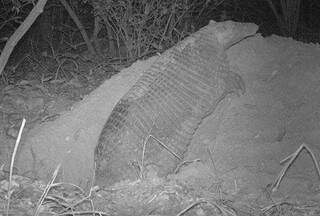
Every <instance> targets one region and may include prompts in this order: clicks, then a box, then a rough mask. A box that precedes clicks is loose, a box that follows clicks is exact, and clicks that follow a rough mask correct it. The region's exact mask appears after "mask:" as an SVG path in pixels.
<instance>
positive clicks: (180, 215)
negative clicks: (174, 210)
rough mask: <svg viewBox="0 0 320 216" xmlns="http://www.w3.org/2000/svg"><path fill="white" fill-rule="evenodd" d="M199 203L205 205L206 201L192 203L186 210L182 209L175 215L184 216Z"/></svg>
mask: <svg viewBox="0 0 320 216" xmlns="http://www.w3.org/2000/svg"><path fill="white" fill-rule="evenodd" d="M201 203H207V201H205V200H201V201H197V202H194V203H192V204H190V205H189V206H188V207H187V208H185V209H183V210H182V211H181V212H179V213H178V214H177V216H182V215H184V214H185V213H186V212H188V211H189V210H191V209H192V208H194V207H195V206H197V205H199V204H201Z"/></svg>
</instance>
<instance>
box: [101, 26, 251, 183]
mask: <svg viewBox="0 0 320 216" xmlns="http://www.w3.org/2000/svg"><path fill="white" fill-rule="evenodd" d="M239 29H240V30H239ZM240 31H241V32H240ZM255 31H256V27H255V26H251V28H249V29H248V30H246V31H243V27H242V28H241V26H240V27H239V26H237V25H235V24H234V23H224V25H222V24H219V23H214V22H212V23H210V24H209V25H208V26H206V27H204V28H202V29H201V30H200V31H198V32H197V33H195V34H193V35H192V36H190V37H188V38H186V39H185V40H183V41H182V42H180V43H179V44H177V45H176V46H175V47H173V48H171V49H169V50H168V51H166V52H164V53H163V54H162V55H161V57H159V59H158V60H157V61H156V63H154V64H153V65H152V66H151V67H150V68H149V69H148V70H147V71H146V72H145V73H144V75H142V77H141V78H140V80H139V81H138V82H137V83H136V84H135V85H134V86H133V88H132V89H131V90H130V91H129V92H128V93H127V94H126V95H125V96H124V97H123V98H122V99H121V100H120V101H119V103H118V104H117V105H116V107H115V108H114V110H113V112H112V113H111V115H110V117H109V119H108V121H107V123H106V124H105V127H104V129H103V131H102V132H101V136H100V139H99V143H98V145H97V147H96V151H95V162H96V180H97V184H99V185H100V186H101V185H110V184H112V183H115V182H117V181H119V180H124V179H136V178H137V177H138V176H139V175H141V174H146V173H147V172H149V173H150V172H152V173H156V174H158V175H160V176H161V175H166V174H168V173H170V172H172V171H173V170H174V168H175V167H176V165H177V164H178V163H179V162H182V161H180V160H181V159H182V158H183V155H184V152H185V151H186V149H187V147H188V145H189V143H190V140H191V138H192V136H193V134H194V132H195V130H196V129H197V128H198V126H199V124H200V122H201V121H202V119H203V118H204V117H205V116H207V115H208V114H210V113H211V112H212V111H213V110H214V109H215V107H216V106H217V104H218V103H219V102H220V101H221V100H222V99H223V98H224V97H225V96H226V95H227V94H229V93H231V92H234V91H238V90H240V91H243V90H244V84H243V82H242V80H241V78H240V77H239V76H238V75H237V74H235V73H233V72H231V71H230V70H229V67H228V64H227V62H226V60H225V56H224V49H225V47H226V46H229V45H232V43H234V42H235V41H237V40H240V39H242V38H243V37H245V36H248V35H250V34H254V33H255ZM239 32H240V35H236V36H234V34H237V33H239ZM226 38H227V39H226Z"/></svg>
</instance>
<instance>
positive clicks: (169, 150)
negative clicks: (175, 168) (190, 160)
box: [150, 135, 182, 160]
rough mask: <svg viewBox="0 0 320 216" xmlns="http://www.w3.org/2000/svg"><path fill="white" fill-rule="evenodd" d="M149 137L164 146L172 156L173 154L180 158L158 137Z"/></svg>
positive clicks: (179, 158)
mask: <svg viewBox="0 0 320 216" xmlns="http://www.w3.org/2000/svg"><path fill="white" fill-rule="evenodd" d="M150 137H151V138H153V139H154V140H155V141H157V143H159V145H161V146H162V147H163V148H165V149H166V150H167V151H168V152H170V153H171V154H172V155H173V156H175V157H176V158H177V159H178V160H182V158H181V157H180V156H179V155H177V154H176V153H175V152H174V151H172V150H171V149H170V148H169V147H168V146H166V145H165V144H164V143H162V142H161V141H160V140H159V139H157V138H156V137H154V136H152V135H150Z"/></svg>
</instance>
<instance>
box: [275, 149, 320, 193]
mask: <svg viewBox="0 0 320 216" xmlns="http://www.w3.org/2000/svg"><path fill="white" fill-rule="evenodd" d="M303 149H306V151H307V152H308V153H309V154H310V155H311V158H312V161H313V163H314V165H315V166H316V170H317V174H318V176H319V177H320V168H319V163H318V161H317V159H316V156H315V155H314V153H313V151H312V150H311V149H310V148H309V146H307V144H305V143H303V144H302V145H301V146H300V147H299V148H298V149H297V150H296V151H295V152H294V153H293V154H291V155H289V156H288V157H286V158H285V159H283V160H282V161H281V162H280V163H281V164H282V163H284V162H286V161H288V160H289V161H288V162H287V164H286V166H285V167H284V168H283V169H282V170H281V172H280V174H279V175H278V177H277V178H276V181H275V182H274V184H273V186H272V191H273V192H275V191H277V190H278V188H279V185H280V183H281V181H282V179H283V177H284V175H285V174H286V172H287V170H288V169H289V167H290V166H291V165H292V164H293V162H294V161H295V160H296V159H297V157H298V156H299V154H300V152H301V151H302V150H303Z"/></svg>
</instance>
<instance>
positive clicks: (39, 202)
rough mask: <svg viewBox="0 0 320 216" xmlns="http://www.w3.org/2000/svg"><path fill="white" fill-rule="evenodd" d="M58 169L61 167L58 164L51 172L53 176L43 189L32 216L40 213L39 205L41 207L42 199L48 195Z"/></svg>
mask: <svg viewBox="0 0 320 216" xmlns="http://www.w3.org/2000/svg"><path fill="white" fill-rule="evenodd" d="M60 167H61V163H60V164H58V166H57V167H56V169H55V171H54V172H53V175H52V178H51V180H50V182H49V183H48V184H47V186H46V188H45V189H44V191H43V193H42V195H41V197H40V199H39V201H38V203H37V209H36V211H35V213H34V216H38V214H39V212H40V208H41V205H42V202H43V201H44V199H45V198H46V196H47V195H48V193H49V191H50V189H51V187H52V185H53V182H54V181H55V179H56V177H57V175H58V172H59V170H60Z"/></svg>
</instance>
